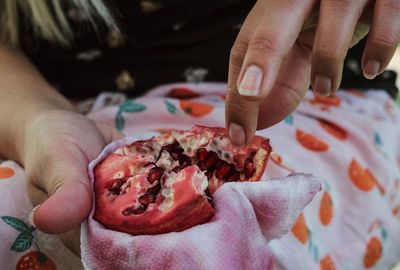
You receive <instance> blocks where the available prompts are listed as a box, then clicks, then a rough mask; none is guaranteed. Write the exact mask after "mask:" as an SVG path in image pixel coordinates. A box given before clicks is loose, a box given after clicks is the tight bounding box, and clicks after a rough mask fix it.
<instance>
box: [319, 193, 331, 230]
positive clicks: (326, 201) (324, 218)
mask: <svg viewBox="0 0 400 270" xmlns="http://www.w3.org/2000/svg"><path fill="white" fill-rule="evenodd" d="M332 216H333V204H332V199H331V196H330V195H329V193H328V192H326V191H325V192H324V194H323V195H322V199H321V204H320V207H319V218H320V220H321V223H322V224H323V225H325V226H327V225H328V224H329V223H330V222H331V220H332Z"/></svg>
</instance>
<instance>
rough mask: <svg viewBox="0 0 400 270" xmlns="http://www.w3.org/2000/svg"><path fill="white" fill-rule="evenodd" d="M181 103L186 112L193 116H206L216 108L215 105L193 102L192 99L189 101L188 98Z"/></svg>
mask: <svg viewBox="0 0 400 270" xmlns="http://www.w3.org/2000/svg"><path fill="white" fill-rule="evenodd" d="M179 105H180V107H181V109H182V110H183V111H184V112H185V113H187V114H189V115H191V116H193V117H203V116H206V115H207V114H209V113H210V112H212V110H213V109H214V107H213V106H211V105H208V104H204V103H198V102H191V101H187V100H181V101H180V102H179Z"/></svg>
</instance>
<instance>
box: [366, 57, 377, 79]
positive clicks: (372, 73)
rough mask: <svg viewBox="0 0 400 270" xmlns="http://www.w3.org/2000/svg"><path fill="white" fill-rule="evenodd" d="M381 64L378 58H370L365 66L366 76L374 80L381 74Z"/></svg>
mask: <svg viewBox="0 0 400 270" xmlns="http://www.w3.org/2000/svg"><path fill="white" fill-rule="evenodd" d="M380 68H381V64H380V63H379V61H376V60H368V61H367V63H366V64H365V66H364V68H363V73H364V77H365V78H367V79H368V80H373V79H375V77H376V76H377V75H378V74H379V70H380Z"/></svg>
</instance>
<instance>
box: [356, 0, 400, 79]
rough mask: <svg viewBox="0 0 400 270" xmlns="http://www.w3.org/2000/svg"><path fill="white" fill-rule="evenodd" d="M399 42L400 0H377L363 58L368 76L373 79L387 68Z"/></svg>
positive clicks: (363, 65)
mask: <svg viewBox="0 0 400 270" xmlns="http://www.w3.org/2000/svg"><path fill="white" fill-rule="evenodd" d="M399 42H400V1H399V0H378V1H376V3H375V8H374V14H373V21H372V25H371V30H370V32H369V36H368V40H367V43H366V45H365V49H364V53H363V58H362V67H363V72H364V76H365V77H366V78H368V79H373V78H375V77H376V76H377V75H378V74H380V73H382V72H383V71H384V70H385V68H386V67H387V65H388V64H389V62H390V60H391V59H392V57H393V55H394V54H395V52H396V48H397V46H398V45H399Z"/></svg>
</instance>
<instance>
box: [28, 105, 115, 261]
mask: <svg viewBox="0 0 400 270" xmlns="http://www.w3.org/2000/svg"><path fill="white" fill-rule="evenodd" d="M120 137H121V135H120V134H119V133H118V132H117V131H116V130H114V129H112V128H111V127H109V126H107V125H105V124H101V123H98V122H94V121H92V120H89V119H88V118H86V117H85V116H83V115H80V114H78V113H75V112H70V111H63V110H51V111H46V112H42V113H41V114H39V115H38V116H37V117H34V119H33V121H31V123H30V124H29V126H28V127H27V128H26V132H25V139H24V153H23V163H24V166H25V171H26V176H27V179H28V183H27V190H28V195H29V197H30V199H31V201H32V202H33V204H34V205H39V204H40V206H39V207H38V208H36V209H35V211H34V213H33V216H32V217H33V223H34V225H35V226H36V227H37V228H38V229H39V230H41V231H43V232H46V233H51V234H60V236H61V239H62V240H63V242H64V243H65V244H66V245H67V247H69V248H70V249H71V250H72V251H73V252H74V253H76V254H78V255H79V252H80V251H79V246H80V243H79V227H80V224H81V222H82V221H83V220H84V219H86V217H87V216H88V214H89V212H90V209H91V206H92V188H91V185H90V182H89V179H88V174H87V167H88V163H89V162H90V161H91V160H93V159H95V158H96V157H97V155H98V154H99V153H100V151H101V150H102V149H103V147H104V146H105V145H106V144H108V143H110V142H111V141H113V140H116V139H118V138H120Z"/></svg>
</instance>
